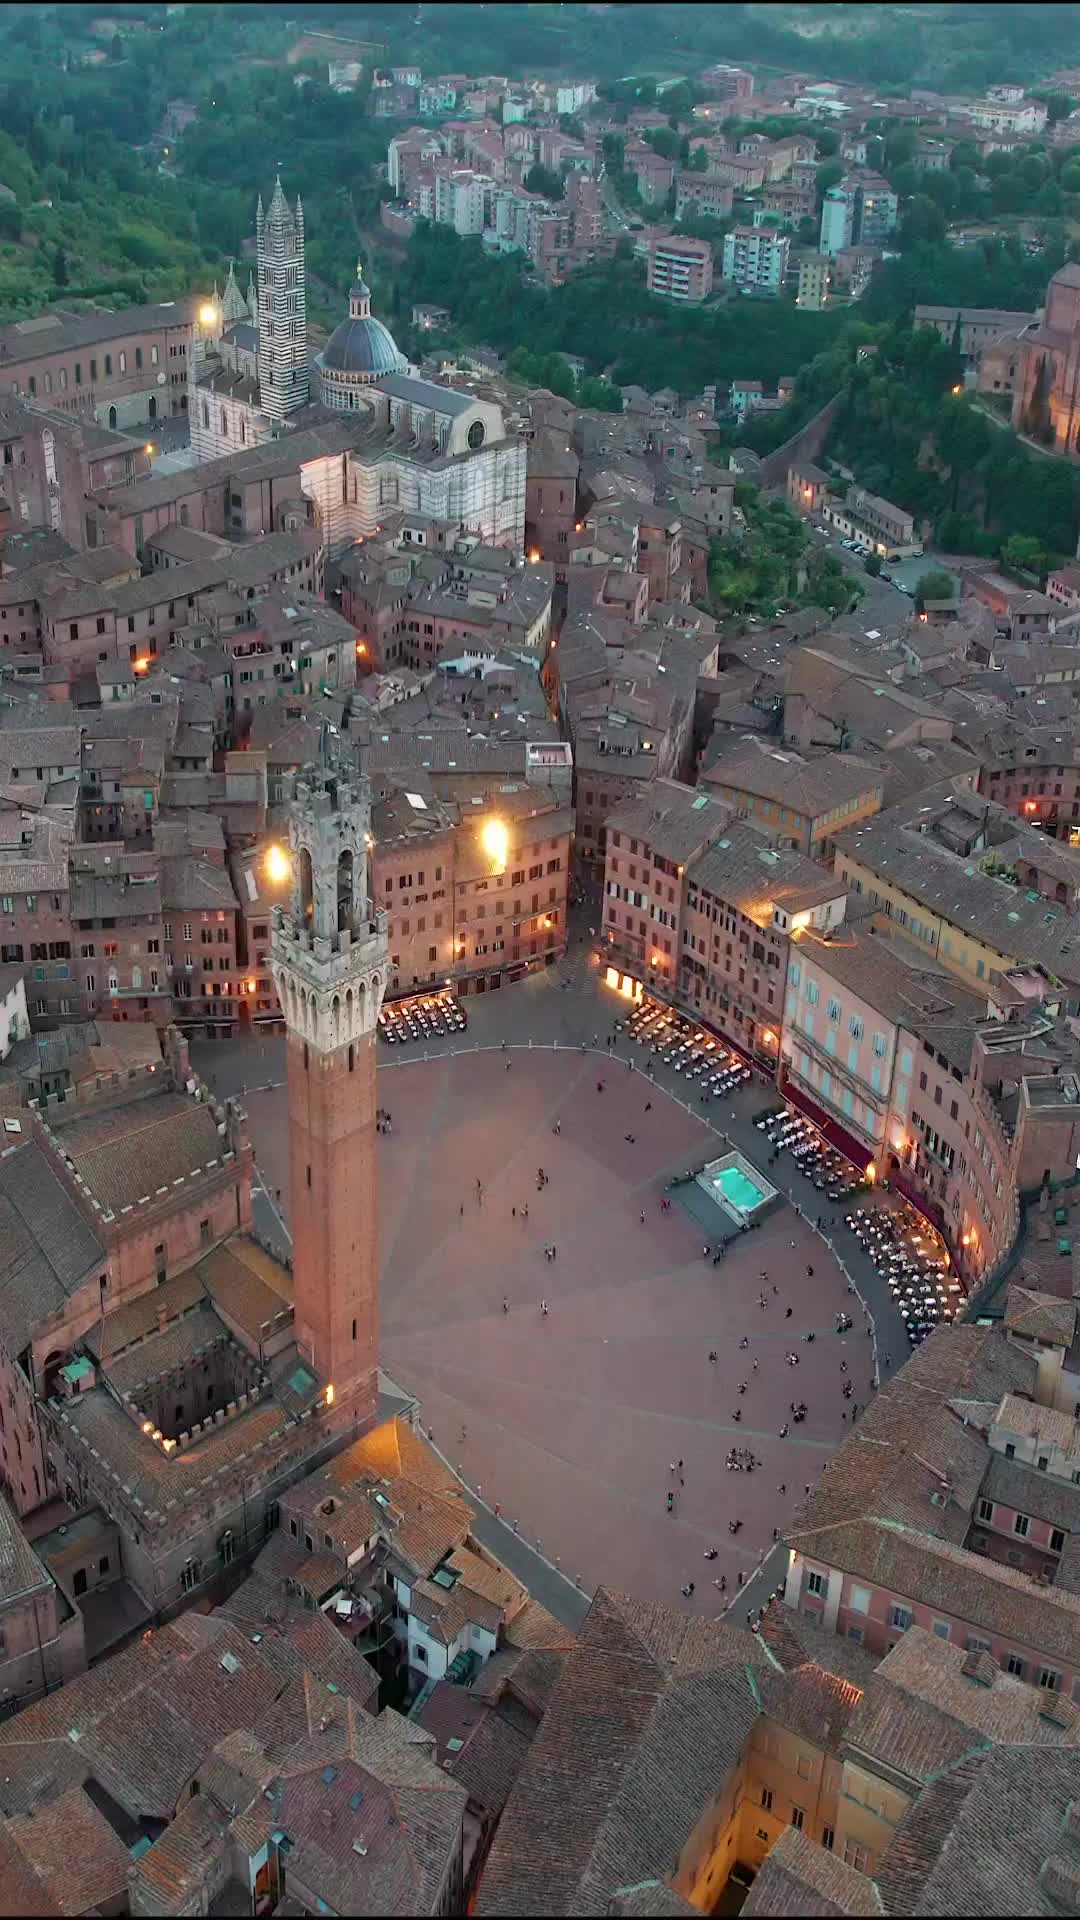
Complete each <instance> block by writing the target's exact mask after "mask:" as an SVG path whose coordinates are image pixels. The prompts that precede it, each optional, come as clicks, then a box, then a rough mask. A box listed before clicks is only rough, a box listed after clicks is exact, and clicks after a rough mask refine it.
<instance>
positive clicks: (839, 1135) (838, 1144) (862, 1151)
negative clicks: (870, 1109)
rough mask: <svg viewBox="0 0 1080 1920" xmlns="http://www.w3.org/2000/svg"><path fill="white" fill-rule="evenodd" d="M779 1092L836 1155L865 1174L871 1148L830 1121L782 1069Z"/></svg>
mask: <svg viewBox="0 0 1080 1920" xmlns="http://www.w3.org/2000/svg"><path fill="white" fill-rule="evenodd" d="M780 1091H781V1093H782V1094H783V1096H784V1099H785V1100H790V1101H791V1104H792V1106H793V1107H798V1108H799V1109H800V1111H801V1112H802V1113H804V1114H805V1115H806V1117H807V1119H808V1120H812V1121H813V1123H814V1125H815V1127H817V1128H818V1130H819V1132H821V1133H823V1134H824V1136H825V1138H826V1140H827V1141H828V1142H829V1145H830V1146H832V1147H835V1148H836V1150H837V1152H838V1153H842V1154H843V1155H844V1157H845V1159H847V1160H850V1161H851V1163H852V1165H853V1166H855V1167H857V1168H858V1170H859V1172H860V1173H865V1172H866V1169H867V1167H868V1166H869V1164H870V1162H871V1160H873V1158H874V1152H873V1148H872V1147H868V1146H867V1145H866V1144H865V1142H864V1141H862V1140H858V1139H856V1137H855V1135H854V1134H853V1133H849V1132H848V1130H847V1128H846V1127H842V1126H841V1125H840V1123H839V1121H838V1120H833V1119H831V1118H830V1117H829V1115H828V1114H827V1113H826V1112H825V1111H824V1109H823V1108H821V1107H819V1106H818V1103H817V1101H816V1100H812V1099H811V1098H810V1095H809V1094H808V1093H805V1092H804V1091H803V1089H802V1087H797V1086H795V1084H794V1082H793V1081H791V1080H789V1079H788V1077H787V1075H786V1073H784V1072H783V1069H781V1075H780Z"/></svg>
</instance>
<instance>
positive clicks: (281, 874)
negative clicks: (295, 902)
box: [266, 846, 292, 887]
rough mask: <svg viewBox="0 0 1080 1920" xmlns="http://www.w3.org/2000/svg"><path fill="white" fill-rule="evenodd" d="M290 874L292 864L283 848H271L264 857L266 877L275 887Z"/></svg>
mask: <svg viewBox="0 0 1080 1920" xmlns="http://www.w3.org/2000/svg"><path fill="white" fill-rule="evenodd" d="M291 873H292V863H291V861H290V859H289V856H288V854H287V853H286V851H285V849H284V847H278V846H274V847H271V848H270V850H269V852H268V853H267V856H266V875H267V879H269V880H271V881H272V882H273V884H274V885H275V886H277V887H279V886H281V885H282V884H283V882H284V881H286V880H287V879H288V878H289V875H290V874H291Z"/></svg>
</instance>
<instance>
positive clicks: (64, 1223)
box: [0, 1141, 105, 1353]
mask: <svg viewBox="0 0 1080 1920" xmlns="http://www.w3.org/2000/svg"><path fill="white" fill-rule="evenodd" d="M104 1268H105V1249H104V1247H103V1246H102V1244H101V1242H100V1240H99V1239H98V1237H97V1235H96V1234H95V1232H94V1230H93V1228H92V1227H91V1226H90V1225H89V1223H88V1222H87V1221H86V1220H84V1219H83V1216H82V1214H81V1213H80V1212H79V1210H78V1208H77V1207H76V1206H75V1204H74V1201H73V1200H72V1199H71V1197H70V1195H69V1194H68V1193H67V1192H66V1191H65V1189H64V1185H63V1182H62V1181H61V1179H60V1177H59V1175H58V1174H56V1173H55V1172H54V1170H53V1168H52V1167H51V1166H50V1165H49V1162H48V1160H47V1159H46V1157H45V1154H44V1153H43V1151H42V1149H41V1148H40V1147H39V1146H38V1145H37V1143H36V1141H28V1142H27V1144H26V1145H25V1146H20V1147H17V1148H16V1149H15V1150H14V1151H13V1152H12V1151H9V1152H6V1153H0V1340H2V1342H3V1344H4V1346H5V1347H6V1349H7V1351H8V1352H9V1353H21V1352H22V1351H23V1348H24V1347H25V1346H27V1344H28V1343H29V1341H30V1339H31V1338H32V1336H33V1334H34V1333H35V1332H36V1331H37V1329H38V1328H39V1327H40V1326H41V1324H42V1322H43V1321H44V1320H46V1319H47V1318H48V1317H49V1315H50V1314H53V1313H59V1312H60V1311H61V1310H62V1309H63V1307H64V1305H65V1304H66V1302H67V1301H68V1299H70V1297H71V1295H72V1294H73V1293H75V1292H76V1291H77V1289H78V1288H79V1286H81V1284H82V1283H83V1281H85V1280H86V1279H87V1278H88V1277H89V1276H91V1275H92V1274H95V1273H96V1272H98V1271H104Z"/></svg>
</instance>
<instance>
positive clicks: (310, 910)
mask: <svg viewBox="0 0 1080 1920" xmlns="http://www.w3.org/2000/svg"><path fill="white" fill-rule="evenodd" d="M314 917H315V892H314V887H313V884H312V878H311V855H310V853H309V852H308V850H307V848H306V847H301V849H300V918H301V920H302V921H303V923H304V925H305V927H307V926H310V925H311V922H312V920H313V919H314Z"/></svg>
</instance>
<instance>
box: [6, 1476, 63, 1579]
mask: <svg viewBox="0 0 1080 1920" xmlns="http://www.w3.org/2000/svg"><path fill="white" fill-rule="evenodd" d="M52 1584H53V1582H52V1578H51V1575H50V1574H49V1573H48V1572H47V1571H46V1569H45V1567H44V1566H43V1565H42V1563H41V1561H40V1560H39V1559H38V1557H37V1554H36V1553H35V1552H34V1549H33V1547H32V1546H31V1545H30V1542H29V1541H28V1540H27V1538H26V1535H25V1534H24V1532H23V1530H22V1528H21V1527H20V1525H19V1523H18V1521H17V1519H16V1518H15V1515H14V1513H13V1512H12V1510H11V1508H10V1507H9V1506H8V1503H7V1501H6V1500H5V1498H4V1496H3V1494H0V1601H3V1602H5V1603H6V1602H8V1601H12V1600H18V1599H21V1598H22V1597H23V1596H24V1595H26V1594H29V1593H36V1592H40V1591H41V1590H42V1589H43V1588H45V1587H51V1586H52Z"/></svg>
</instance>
